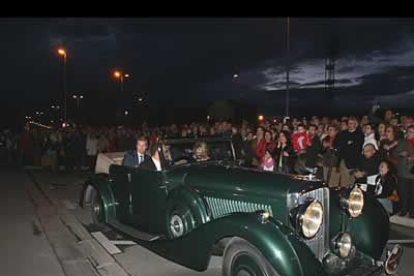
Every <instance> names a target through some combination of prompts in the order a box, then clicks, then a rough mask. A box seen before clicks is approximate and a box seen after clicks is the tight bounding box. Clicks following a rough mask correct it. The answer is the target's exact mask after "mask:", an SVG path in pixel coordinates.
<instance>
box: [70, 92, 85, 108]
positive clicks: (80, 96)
mask: <svg viewBox="0 0 414 276" xmlns="http://www.w3.org/2000/svg"><path fill="white" fill-rule="evenodd" d="M72 98H73V99H74V100H76V102H77V105H78V108H79V104H80V100H82V99H83V95H73V96H72Z"/></svg>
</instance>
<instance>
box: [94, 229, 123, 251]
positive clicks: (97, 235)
mask: <svg viewBox="0 0 414 276" xmlns="http://www.w3.org/2000/svg"><path fill="white" fill-rule="evenodd" d="M91 235H92V236H93V237H94V238H95V239H96V240H97V241H98V242H99V243H100V244H101V245H102V246H103V247H104V248H105V249H106V251H108V252H109V254H111V255H114V254H118V253H122V251H121V250H120V249H119V248H118V247H117V246H116V245H115V244H113V242H112V241H110V240H108V238H107V237H106V236H105V235H104V234H102V232H92V233H91Z"/></svg>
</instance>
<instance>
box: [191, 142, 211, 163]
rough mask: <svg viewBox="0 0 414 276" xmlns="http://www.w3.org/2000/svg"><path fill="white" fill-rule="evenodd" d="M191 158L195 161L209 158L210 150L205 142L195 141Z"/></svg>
mask: <svg viewBox="0 0 414 276" xmlns="http://www.w3.org/2000/svg"><path fill="white" fill-rule="evenodd" d="M193 158H194V160H195V161H196V162H200V161H207V160H209V159H210V150H209V148H208V146H207V144H206V143H205V142H200V141H199V142H196V143H195V145H194V148H193Z"/></svg>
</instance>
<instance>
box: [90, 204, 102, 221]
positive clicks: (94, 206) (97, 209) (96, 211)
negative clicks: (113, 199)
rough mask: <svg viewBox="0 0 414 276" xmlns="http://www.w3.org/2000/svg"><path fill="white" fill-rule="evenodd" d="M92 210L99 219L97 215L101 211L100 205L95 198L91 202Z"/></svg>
mask: <svg viewBox="0 0 414 276" xmlns="http://www.w3.org/2000/svg"><path fill="white" fill-rule="evenodd" d="M92 211H93V215H94V216H95V218H96V219H99V215H100V213H101V206H100V205H99V202H97V201H96V200H95V201H94V202H93V206H92Z"/></svg>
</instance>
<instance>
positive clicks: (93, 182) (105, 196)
mask: <svg viewBox="0 0 414 276" xmlns="http://www.w3.org/2000/svg"><path fill="white" fill-rule="evenodd" d="M110 184H111V182H109V181H108V180H107V179H105V178H104V177H102V176H99V175H98V176H94V177H93V178H91V179H89V180H87V181H86V182H85V183H84V184H83V188H82V191H81V195H80V199H79V205H80V206H81V207H82V208H84V207H85V206H86V205H87V204H89V203H90V200H91V198H90V194H91V191H92V190H93V189H95V190H96V191H97V192H98V194H99V196H100V198H101V200H102V203H103V205H104V211H105V222H107V221H108V218H109V217H112V218H116V209H115V207H116V201H115V198H114V195H113V193H112V189H111V186H110Z"/></svg>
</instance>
